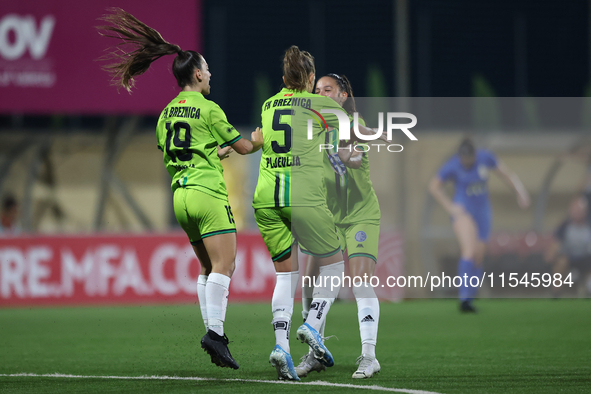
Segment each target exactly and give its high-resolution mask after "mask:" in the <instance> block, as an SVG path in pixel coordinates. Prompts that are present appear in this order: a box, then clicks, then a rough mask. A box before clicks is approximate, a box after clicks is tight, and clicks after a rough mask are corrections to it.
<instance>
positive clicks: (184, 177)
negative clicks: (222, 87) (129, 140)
mask: <svg viewBox="0 0 591 394" xmlns="http://www.w3.org/2000/svg"><path fill="white" fill-rule="evenodd" d="M156 138H157V140H158V148H159V149H160V150H161V151H162V152H163V153H164V155H163V156H164V165H165V166H166V170H167V171H168V173H169V174H170V176H171V177H172V185H171V187H172V191H173V192H174V191H175V190H176V189H177V188H179V187H184V188H189V189H198V190H201V191H203V192H204V193H208V194H210V195H212V196H214V197H227V196H228V192H227V191H226V184H225V182H224V177H223V168H222V164H221V162H220V159H219V157H218V154H217V149H218V145H219V146H221V147H222V148H223V147H226V146H228V145H231V144H233V143H235V142H236V141H238V140H239V139H240V138H242V137H241V136H240V134H239V133H238V131H237V130H236V129H235V128H234V127H233V126H232V125H231V124H230V123H228V120H227V119H226V114H225V113H224V111H222V109H221V108H220V106H219V105H217V104H216V103H214V102H213V101H210V100H207V99H206V98H205V97H203V94H201V93H199V92H180V93H179V95H178V96H177V97H175V98H174V100H172V101H171V102H170V104H168V105H167V106H166V108H164V110H163V111H162V113H161V114H160V118H159V119H158V125H157V126H156Z"/></svg>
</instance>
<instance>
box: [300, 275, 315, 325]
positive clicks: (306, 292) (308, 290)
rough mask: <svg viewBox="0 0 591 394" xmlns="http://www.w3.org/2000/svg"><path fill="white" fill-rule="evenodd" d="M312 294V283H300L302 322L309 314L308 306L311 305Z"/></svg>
mask: <svg viewBox="0 0 591 394" xmlns="http://www.w3.org/2000/svg"><path fill="white" fill-rule="evenodd" d="M313 292H314V283H313V282H312V283H308V281H305V282H302V317H303V318H304V322H305V321H306V319H307V318H308V313H309V312H310V304H312V293H313Z"/></svg>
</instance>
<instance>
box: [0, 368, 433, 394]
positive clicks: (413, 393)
mask: <svg viewBox="0 0 591 394" xmlns="http://www.w3.org/2000/svg"><path fill="white" fill-rule="evenodd" d="M0 377H6V378H9V377H37V378H69V379H125V380H193V381H217V382H243V383H271V384H296V385H305V386H328V387H342V388H352V389H361V390H373V391H390V392H395V393H406V394H441V393H437V392H434V391H424V390H409V389H396V388H391V387H382V386H373V385H372V386H360V385H355V384H346V383H330V382H323V381H321V380H317V381H313V382H290V381H285V380H257V379H216V378H201V377H198V376H188V377H184V376H154V375H153V376H93V375H68V374H61V373H46V374H36V373H13V374H0Z"/></svg>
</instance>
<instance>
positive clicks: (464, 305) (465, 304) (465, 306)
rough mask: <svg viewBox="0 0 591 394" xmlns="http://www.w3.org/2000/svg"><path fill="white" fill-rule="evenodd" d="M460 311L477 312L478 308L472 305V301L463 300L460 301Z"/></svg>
mask: <svg viewBox="0 0 591 394" xmlns="http://www.w3.org/2000/svg"><path fill="white" fill-rule="evenodd" d="M460 312H462V313H476V308H474V305H472V302H471V301H468V300H466V301H462V302H461V303H460Z"/></svg>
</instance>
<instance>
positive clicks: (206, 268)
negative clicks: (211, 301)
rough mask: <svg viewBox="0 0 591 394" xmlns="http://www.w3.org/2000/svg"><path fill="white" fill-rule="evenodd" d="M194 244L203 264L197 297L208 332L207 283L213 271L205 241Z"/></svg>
mask: <svg viewBox="0 0 591 394" xmlns="http://www.w3.org/2000/svg"><path fill="white" fill-rule="evenodd" d="M192 246H193V250H194V251H195V255H197V259H198V260H199V264H201V272H200V273H199V277H198V279H197V298H198V299H199V308H200V309H201V317H202V318H203V324H204V325H205V332H207V330H208V329H209V324H208V322H207V302H206V297H205V286H206V284H207V278H208V277H209V274H210V273H211V261H210V260H209V255H208V254H207V249H205V245H204V244H203V241H201V240H200V241H197V242H195V244H194V245H192Z"/></svg>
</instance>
